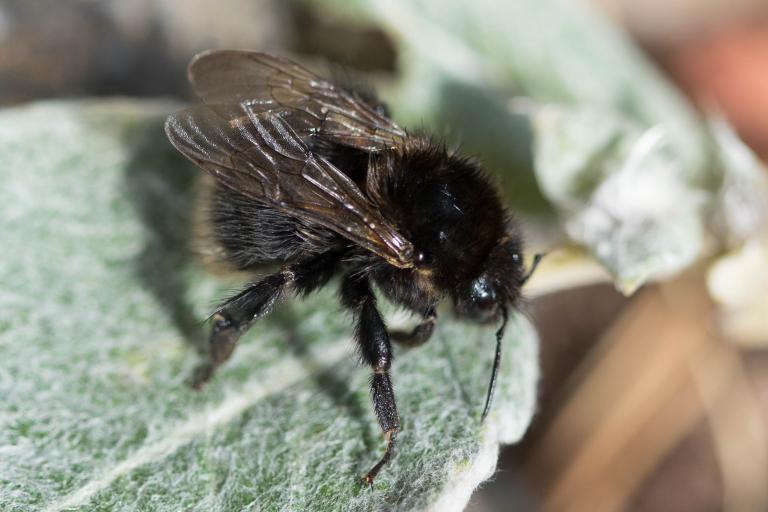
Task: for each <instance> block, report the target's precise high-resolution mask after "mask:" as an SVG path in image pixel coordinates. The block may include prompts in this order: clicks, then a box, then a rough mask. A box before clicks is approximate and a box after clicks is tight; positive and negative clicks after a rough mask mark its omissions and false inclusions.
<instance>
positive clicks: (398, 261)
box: [165, 105, 413, 268]
mask: <svg viewBox="0 0 768 512" xmlns="http://www.w3.org/2000/svg"><path fill="white" fill-rule="evenodd" d="M165 131H166V133H167V134H168V138H169V139H170V140H171V143H172V144H173V145H174V146H175V147H176V148H177V149H178V150H179V151H181V153H183V154H184V155H185V156H186V157H187V158H189V159H190V160H192V161H193V162H194V163H195V164H197V165H198V166H199V167H200V168H202V169H203V170H205V171H206V172H208V173H209V174H211V175H212V176H213V177H214V178H215V179H216V180H217V181H218V182H219V183H221V184H222V185H224V186H226V187H229V188H231V189H232V190H235V191H237V192H239V193H240V194H243V195H245V196H246V197H249V198H251V199H253V200H254V201H257V202H260V203H262V204H266V205H268V206H270V207H271V208H274V209H276V210H279V211H282V212H284V213H286V214H288V215H291V216H293V217H296V218H299V219H303V220H309V221H311V222H314V223H316V224H319V225H321V226H324V227H326V228H328V229H330V230H332V231H334V232H336V233H338V234H340V235H341V236H343V237H345V238H347V239H348V240H350V241H352V242H354V243H355V244H358V245H360V246H362V247H364V248H365V249H368V250H369V251H371V252H373V253H376V254H378V255H379V256H381V257H382V258H384V259H386V260H387V261H388V262H389V263H391V264H392V265H395V266H397V267H401V268H408V267H412V266H413V261H412V257H413V247H412V245H411V243H410V242H408V240H406V239H405V238H404V237H403V236H402V235H400V234H399V233H398V232H397V230H396V229H395V228H394V227H393V226H392V225H391V223H389V222H387V220H386V219H385V218H384V217H382V215H381V214H380V213H379V212H378V211H377V209H376V208H375V207H374V206H373V205H372V204H371V203H370V202H369V201H368V199H366V197H365V196H364V195H363V194H362V192H361V191H360V189H359V188H358V187H357V185H355V183H354V182H353V181H352V180H350V179H349V178H348V177H347V176H346V175H345V174H344V173H342V172H341V171H339V170H338V169H337V168H335V167H334V166H333V165H332V164H331V163H329V162H328V161H327V160H325V159H323V158H321V157H319V156H317V155H315V154H313V153H312V152H311V151H310V150H309V149H308V148H307V146H306V145H305V144H304V143H303V142H302V141H301V139H300V138H299V137H298V136H297V135H296V133H295V132H294V130H293V129H292V127H291V126H289V125H288V124H287V123H286V122H285V120H284V119H283V118H281V117H280V116H279V115H275V114H274V113H255V112H253V111H251V110H250V109H249V108H248V107H247V106H244V105H240V106H228V107H224V106H221V107H219V108H217V109H216V110H213V109H211V108H209V107H207V106H198V107H193V108H190V109H187V110H183V111H181V112H177V113H175V114H172V115H171V116H169V117H168V120H167V121H166V124H165Z"/></svg>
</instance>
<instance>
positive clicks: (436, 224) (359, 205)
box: [165, 51, 538, 483]
mask: <svg viewBox="0 0 768 512" xmlns="http://www.w3.org/2000/svg"><path fill="white" fill-rule="evenodd" d="M188 72H189V80H190V81H191V83H192V86H193V87H194V89H195V92H196V93H197V95H198V96H199V97H200V98H201V99H202V101H203V102H204V105H201V106H196V107H192V108H189V109H187V110H183V111H181V112H177V113H175V114H173V115H171V116H170V117H169V118H168V120H167V122H166V127H165V128H166V133H167V134H168V137H169V139H170V140H171V143H172V144H173V145H174V146H175V147H176V148H177V149H178V150H179V151H181V153H183V154H184V155H185V156H186V157H187V158H189V159H190V160H192V161H193V162H194V163H195V164H196V165H197V166H199V167H200V168H201V169H203V170H205V171H206V172H207V173H209V174H210V175H211V176H213V178H214V182H215V190H214V192H213V195H212V197H211V201H210V205H209V208H210V215H211V219H210V220H211V223H212V229H213V236H214V238H215V241H216V242H217V243H218V244H219V246H220V247H221V248H222V249H223V253H224V255H225V256H226V258H227V259H228V260H229V262H230V263H231V264H233V265H234V266H236V267H237V268H239V269H242V270H256V269H258V268H262V267H263V266H264V265H267V264H279V265H281V266H282V269H281V270H280V271H278V272H276V273H273V274H271V275H267V276H266V277H262V278H260V279H259V280H257V281H254V282H253V283H252V284H249V285H248V286H247V287H246V288H245V289H243V290H242V291H241V292H240V293H238V294H236V295H235V296H233V297H231V298H229V299H227V300H226V301H225V302H224V303H223V304H221V305H220V306H219V307H218V309H217V310H216V312H215V313H214V314H213V315H212V320H213V327H212V330H211V335H210V363H209V364H208V366H207V369H206V370H205V371H204V372H203V373H202V374H201V375H200V376H199V378H198V380H197V385H198V386H200V385H202V384H203V383H204V382H205V381H207V380H208V379H209V378H210V376H211V374H212V373H213V371H214V370H215V369H216V367H218V366H219V365H221V364H222V363H223V362H224V361H226V360H227V359H228V358H229V357H230V355H231V354H232V351H233V350H234V348H235V345H236V343H237V340H238V338H239V337H240V336H241V335H242V334H243V333H244V332H245V331H246V330H247V329H248V328H250V327H251V325H253V323H254V322H255V321H256V320H257V319H259V318H261V317H262V316H264V315H266V314H267V313H268V312H269V311H270V310H271V308H272V307H273V306H274V305H275V303H277V302H278V301H279V300H281V299H282V298H284V297H285V296H287V295H291V294H294V295H299V296H304V295H307V294H308V293H310V292H312V291H313V290H316V289H317V288H319V287H321V286H323V285H325V284H326V283H328V281H329V280H330V279H331V277H333V276H334V275H336V274H340V275H341V276H342V277H341V292H340V296H341V303H342V305H343V306H344V307H345V308H346V309H348V310H350V311H351V312H352V314H353V315H354V318H355V323H356V325H355V339H356V341H357V344H358V347H359V350H360V354H361V356H362V359H363V360H364V361H365V362H366V363H367V364H368V365H370V367H371V369H372V370H373V377H372V380H371V388H372V395H373V405H374V409H375V412H376V416H377V418H378V421H379V424H380V425H381V429H382V431H383V432H384V437H385V439H386V441H387V448H386V452H385V453H384V456H383V457H382V459H381V460H380V461H379V462H378V463H377V464H376V465H375V466H374V467H373V468H372V469H371V470H370V471H369V472H368V473H367V474H366V475H365V477H364V480H365V481H366V482H367V483H372V482H373V479H374V478H375V476H376V474H377V473H378V472H379V470H380V469H381V468H382V467H383V466H384V464H386V463H387V461H388V460H389V459H390V457H391V456H392V454H393V450H394V445H395V439H396V436H397V433H398V431H399V430H400V420H399V418H398V413H397V408H396V406H395V396H394V393H393V391H392V383H391V381H390V376H389V368H390V365H391V362H392V349H391V345H390V337H391V338H392V339H394V340H395V341H398V342H401V343H404V344H406V345H409V346H415V345H419V344H422V343H424V342H426V341H427V340H428V339H429V337H430V335H431V334H432V331H433V328H434V324H435V321H436V318H437V317H436V313H435V310H436V307H437V304H438V303H439V302H440V301H441V300H442V299H445V298H450V299H451V300H452V301H453V304H454V306H455V309H456V312H457V313H458V315H459V316H461V317H465V318H467V319H469V320H472V321H477V322H492V321H499V320H500V321H501V327H500V328H499V330H498V332H497V333H496V340H497V342H496V357H495V360H494V364H493V371H492V374H491V381H490V385H489V389H488V395H487V398H486V402H485V408H484V410H483V417H485V415H486V414H487V413H488V410H489V408H490V404H491V398H492V395H493V390H494V386H495V382H496V375H497V371H498V367H499V361H500V356H501V339H502V336H503V332H504V327H505V324H506V321H507V308H509V307H512V308H514V307H515V306H516V305H517V303H518V302H519V300H520V289H521V287H522V285H523V284H524V283H525V281H526V280H527V278H528V276H529V275H530V272H528V273H526V272H525V270H524V267H523V256H522V250H523V248H522V242H521V237H520V235H519V233H518V231H517V229H516V227H515V224H514V222H513V221H512V219H511V217H510V215H509V214H508V212H507V211H506V209H505V208H504V206H503V204H502V201H501V199H500V197H499V194H498V192H497V190H496V189H495V187H494V186H493V185H492V184H491V182H490V181H489V179H488V178H487V177H486V175H485V174H484V173H483V171H482V170H481V169H480V168H479V167H478V165H477V164H476V163H475V162H474V161H472V160H470V159H467V158H465V157H461V156H459V155H456V154H454V153H452V152H450V151H448V150H446V148H445V147H444V146H442V145H440V144H436V143H434V142H432V141H431V140H430V139H429V138H427V137H425V136H422V135H413V134H409V133H407V132H406V131H405V130H403V129H402V128H400V127H399V126H397V125H396V124H395V123H394V122H392V121H391V120H390V119H388V118H387V116H386V109H385V107H384V105H382V104H381V103H380V102H379V101H378V100H377V99H376V97H375V95H373V94H372V93H370V92H367V91H360V90H356V89H355V88H345V87H340V86H337V85H334V84H333V83H331V82H329V81H327V80H324V79H323V78H320V77H318V76H317V75H315V74H314V73H311V72H310V71H308V70H306V69H305V68H303V67H301V66H299V65H298V64H295V63H294V62H291V61H289V60H286V59H283V58H279V57H275V56H272V55H268V54H265V53H256V52H246V51H211V52H205V53H202V54H200V55H198V56H196V57H195V58H194V59H193V60H192V62H191V63H190V66H189V71H188ZM535 261H538V259H536V260H535ZM374 287H375V288H376V289H378V290H379V291H380V292H381V293H382V294H383V295H384V296H385V297H386V298H387V299H389V300H390V301H392V302H393V303H395V304H397V305H400V306H403V307H405V308H407V309H408V310H410V311H412V312H415V313H417V314H419V315H421V317H422V320H421V322H420V323H419V324H418V325H417V326H416V327H415V328H414V329H413V330H412V331H411V332H392V333H389V332H388V331H387V328H386V326H385V324H384V320H383V319H382V317H381V315H380V313H379V311H378V309H377V307H376V297H375V295H374V292H373V290H374Z"/></svg>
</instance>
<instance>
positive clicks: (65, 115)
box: [0, 101, 537, 511]
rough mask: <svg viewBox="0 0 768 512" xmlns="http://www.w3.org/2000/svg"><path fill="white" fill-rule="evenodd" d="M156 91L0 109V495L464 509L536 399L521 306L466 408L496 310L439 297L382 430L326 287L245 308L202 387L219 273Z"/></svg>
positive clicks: (186, 506)
mask: <svg viewBox="0 0 768 512" xmlns="http://www.w3.org/2000/svg"><path fill="white" fill-rule="evenodd" d="M173 108H174V107H173V106H171V105H168V104H163V103H135V102H127V101H114V102H101V103H98V102H97V103H43V104H37V105H32V106H29V107H25V108H18V109H13V110H7V111H4V112H2V113H0V155H2V158H0V162H1V163H0V180H2V183H3V186H2V187H0V219H2V220H1V221H0V223H1V224H0V226H1V232H0V236H1V237H2V244H3V249H4V250H3V258H2V265H0V282H2V283H3V288H2V291H1V292H0V361H2V363H0V394H2V396H3V400H2V402H1V403H0V467H1V468H2V471H0V509H2V510H8V511H21V510H46V511H54V510H65V509H66V510H155V511H162V510H169V511H170V510H173V511H177V510H205V511H218V510H246V509H247V510H384V509H392V510H421V509H426V508H432V509H433V510H440V511H444V510H460V509H462V508H463V506H464V505H465V504H466V502H467V500H468V499H469V494H470V493H471V491H472V490H473V489H474V488H475V487H476V486H477V485H478V484H479V483H480V482H481V481H482V480H483V479H485V478H487V477H489V476H490V474H491V473H492V471H493V468H494V467H495V464H496V454H497V450H498V447H499V444H500V443H510V442H514V441H516V440H518V439H519V438H520V437H521V436H522V434H523V432H524V431H525V428H526V426H527V425H528V423H529V421H530V419H531V415H532V413H533V410H534V400H535V383H536V378H537V363H536V359H537V354H536V351H537V341H536V336H535V333H534V331H533V329H532V327H531V325H530V324H529V323H528V322H527V321H526V320H525V319H524V318H523V317H522V316H516V317H515V318H514V321H513V322H512V325H511V326H510V329H508V336H507V343H506V350H505V355H504V359H503V363H502V372H501V376H500V382H499V388H498V393H497V396H496V401H495V403H494V408H493V412H492V414H491V416H490V417H489V418H488V421H487V422H486V423H485V424H484V425H482V424H481V423H480V421H479V419H478V416H479V413H480V410H481V407H482V405H483V400H484V397H485V389H486V385H487V379H488V377H489V371H490V367H491V361H492V356H493V347H494V337H493V330H492V328H487V327H485V328H481V327H471V326H467V325H464V324H460V323H457V322H455V321H452V320H451V319H450V315H443V316H442V318H444V320H443V321H441V322H440V323H439V329H438V331H437V333H436V336H435V339H434V340H433V341H432V342H431V343H430V344H428V345H427V346H425V347H423V348H420V349H416V350H413V351H409V352H408V353H405V352H403V351H398V352H397V353H396V355H397V359H396V362H395V365H394V367H393V380H394V382H395V385H396V389H397V392H398V398H399V407H400V412H401V416H402V421H403V425H404V430H403V433H402V435H401V437H400V441H401V442H400V444H399V451H398V453H397V456H396V457H395V459H394V461H393V463H392V464H391V465H390V466H388V467H387V468H386V470H385V471H383V472H382V474H381V475H380V478H379V479H378V480H377V481H376V485H375V488H374V489H372V490H369V489H364V488H361V485H360V483H359V477H360V476H361V475H362V474H363V473H364V472H365V471H366V470H367V469H369V467H370V466H371V465H372V464H373V463H374V462H375V461H376V460H377V459H378V457H379V456H380V455H381V453H382V450H383V441H382V436H381V433H380V431H379V427H378V425H377V423H376V420H375V418H374V416H373V413H372V410H371V405H370V397H369V392H368V379H369V371H368V370H367V369H366V368H361V367H359V366H358V364H357V363H356V361H355V356H354V348H353V346H352V342H351V341H350V339H349V338H350V336H351V334H352V328H351V326H350V321H349V318H348V317H347V316H346V315H344V314H342V313H341V309H340V307H339V306H337V305H336V301H335V300H334V296H333V293H334V291H333V290H328V291H323V292H322V293H319V294H317V295H316V296H314V297H312V298H310V299H307V300H306V301H292V302H290V303H288V304H285V305H284V306H282V307H280V308H278V310H277V311H276V312H275V313H274V314H273V315H271V316H270V317H269V318H268V319H266V320H264V321H260V322H259V324H258V325H257V326H256V327H255V328H254V329H252V331H251V332H250V333H249V335H248V336H247V337H245V339H244V340H243V343H242V346H241V347H240V349H239V350H238V351H237V352H236V353H235V355H234V357H233V359H232V361H231V362H230V363H229V364H227V365H226V366H225V367H223V368H222V369H221V371H220V372H219V373H218V374H217V376H216V378H215V379H214V381H213V382H212V383H211V384H210V386H209V387H207V388H206V389H205V390H204V391H203V392H200V393H195V392H193V391H191V390H190V389H188V387H186V385H185V384H184V380H185V379H186V378H187V377H188V376H189V374H190V372H191V371H192V369H193V368H194V366H195V364H196V361H197V356H196V352H197V350H199V347H200V346H201V344H202V342H203V340H204V339H205V333H206V326H205V325H203V324H202V323H201V319H204V318H205V317H206V316H207V314H208V313H209V312H210V311H211V307H212V305H213V304H214V303H215V301H216V300H217V299H220V298H221V297H222V296H223V295H224V294H225V293H226V291H227V290H231V289H232V288H235V287H237V286H239V285H240V284H241V281H239V280H229V281H226V282H221V281H215V280H213V279H212V278H211V277H210V276H208V275H206V274H205V273H204V272H203V271H202V269H201V268H200V267H199V266H198V265H197V264H196V263H195V261H194V260H193V259H192V258H191V257H190V254H189V252H188V250H187V247H188V244H189V240H190V237H191V236H192V227H191V221H190V219H191V216H192V215H191V211H192V208H193V205H194V202H195V199H194V190H195V182H196V178H197V177H198V175H199V174H200V171H198V170H196V169H194V168H193V167H192V166H191V165H188V164H187V163H186V161H182V159H181V158H180V157H179V156H178V155H177V154H176V153H175V151H174V150H173V149H172V148H171V147H170V145H169V144H168V142H167V141H166V139H165V135H164V134H163V132H162V121H163V118H164V116H165V114H166V113H167V112H168V111H169V110H171V109H173Z"/></svg>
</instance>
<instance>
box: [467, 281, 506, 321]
mask: <svg viewBox="0 0 768 512" xmlns="http://www.w3.org/2000/svg"><path fill="white" fill-rule="evenodd" d="M497 308H498V297H497V294H496V291H495V290H494V288H493V286H491V283H490V282H489V281H488V280H487V279H486V278H484V277H480V278H478V279H476V280H475V281H473V282H472V285H471V288H470V291H469V297H468V298H467V301H466V302H465V304H464V308H463V310H464V314H465V315H467V316H468V317H469V318H472V319H474V320H476V321H479V322H485V321H488V320H490V319H491V318H493V316H494V315H495V314H496V311H497Z"/></svg>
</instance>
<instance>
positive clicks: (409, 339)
mask: <svg viewBox="0 0 768 512" xmlns="http://www.w3.org/2000/svg"><path fill="white" fill-rule="evenodd" d="M436 321H437V313H435V308H434V306H431V307H430V308H429V309H427V311H426V312H425V313H424V317H423V318H422V319H421V322H419V325H417V326H416V327H414V328H413V330H411V331H410V332H408V331H404V330H402V329H396V330H392V331H390V332H389V336H390V337H391V338H392V340H393V341H395V342H397V343H398V344H400V345H403V346H405V347H409V348H412V347H418V346H419V345H423V344H424V343H426V342H427V341H429V338H430V337H431V336H432V332H433V331H434V330H435V322H436Z"/></svg>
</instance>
